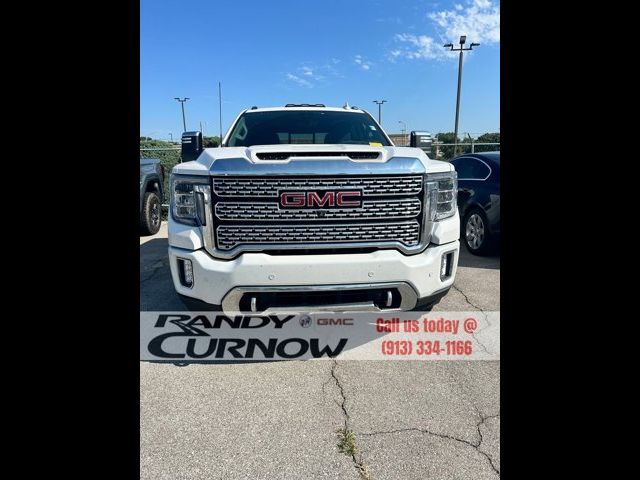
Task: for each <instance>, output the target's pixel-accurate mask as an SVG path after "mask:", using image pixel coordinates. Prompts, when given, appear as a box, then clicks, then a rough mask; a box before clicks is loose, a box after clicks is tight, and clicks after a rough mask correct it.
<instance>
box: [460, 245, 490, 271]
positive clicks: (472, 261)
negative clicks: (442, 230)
mask: <svg viewBox="0 0 640 480" xmlns="http://www.w3.org/2000/svg"><path fill="white" fill-rule="evenodd" d="M458 266H459V267H469V268H488V269H493V270H500V250H497V251H496V252H495V253H493V254H490V255H486V256H478V255H472V254H471V253H469V250H467V247H465V246H464V245H462V242H461V243H460V257H459V258H458Z"/></svg>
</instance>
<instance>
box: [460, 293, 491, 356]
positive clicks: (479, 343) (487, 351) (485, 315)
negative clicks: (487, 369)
mask: <svg viewBox="0 0 640 480" xmlns="http://www.w3.org/2000/svg"><path fill="white" fill-rule="evenodd" d="M451 287H452V288H453V289H454V290H455V291H456V292H458V293H459V294H460V295H462V296H463V297H464V301H465V302H467V304H469V305H471V306H472V307H473V308H474V309H475V310H477V311H480V312H482V316H483V317H484V320H485V321H486V322H487V324H488V326H489V327H490V326H491V322H489V315H487V313H486V312H485V310H484V309H483V308H480V307H479V306H478V305H476V304H474V303H473V302H472V301H471V300H469V297H468V296H467V294H466V293H464V292H463V291H462V290H461V289H460V288H458V287H457V286H456V285H455V284H453V285H451ZM482 330H484V328H481V329H480V330H478V331H477V332H471V336H472V337H473V339H474V340H475V341H476V343H477V344H478V345H480V347H482V350H484V353H488V354H490V355H491V354H492V352H490V351H489V350H488V349H487V346H486V345H485V344H484V343H482V342H481V341H480V340H478V337H476V335H477V334H478V333H480V332H481V331H482Z"/></svg>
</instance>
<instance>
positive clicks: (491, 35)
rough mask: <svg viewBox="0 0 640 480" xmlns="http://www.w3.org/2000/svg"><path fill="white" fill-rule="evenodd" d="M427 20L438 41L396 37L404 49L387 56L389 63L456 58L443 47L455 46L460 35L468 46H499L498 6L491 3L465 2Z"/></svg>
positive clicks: (404, 35) (488, 0) (481, 0)
mask: <svg viewBox="0 0 640 480" xmlns="http://www.w3.org/2000/svg"><path fill="white" fill-rule="evenodd" d="M428 18H429V19H430V20H431V21H432V22H433V26H434V28H435V30H436V31H437V33H438V35H439V39H435V38H434V37H432V36H429V35H413V34H409V33H399V34H396V36H395V40H396V41H397V42H400V43H401V44H404V46H403V47H401V48H399V49H398V48H394V49H393V50H392V51H391V52H390V53H389V55H388V58H389V59H390V60H391V61H394V60H396V59H397V58H400V57H404V58H409V59H436V60H441V59H445V58H451V57H456V56H457V55H456V54H455V53H453V52H450V51H447V50H446V49H445V48H443V47H442V45H443V44H444V43H447V42H452V43H454V44H457V41H458V39H459V38H460V36H461V35H466V36H467V44H469V43H471V42H475V43H480V44H483V45H491V44H496V43H500V4H499V3H494V2H492V1H491V0H467V1H466V3H465V4H464V5H460V4H456V5H454V9H453V10H442V11H436V12H431V13H430V14H429V15H428Z"/></svg>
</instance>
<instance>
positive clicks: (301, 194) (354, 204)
mask: <svg viewBox="0 0 640 480" xmlns="http://www.w3.org/2000/svg"><path fill="white" fill-rule="evenodd" d="M278 197H279V199H280V207H281V208H346V207H350V208H360V207H361V206H362V190H340V191H331V190H315V191H310V192H307V191H302V190H297V191H293V192H279V195H278Z"/></svg>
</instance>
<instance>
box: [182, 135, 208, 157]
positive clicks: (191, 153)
mask: <svg viewBox="0 0 640 480" xmlns="http://www.w3.org/2000/svg"><path fill="white" fill-rule="evenodd" d="M202 150H203V148H202V132H184V133H183V134H182V150H181V157H182V161H183V162H191V161H193V160H197V159H198V157H199V156H200V154H201V153H202Z"/></svg>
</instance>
